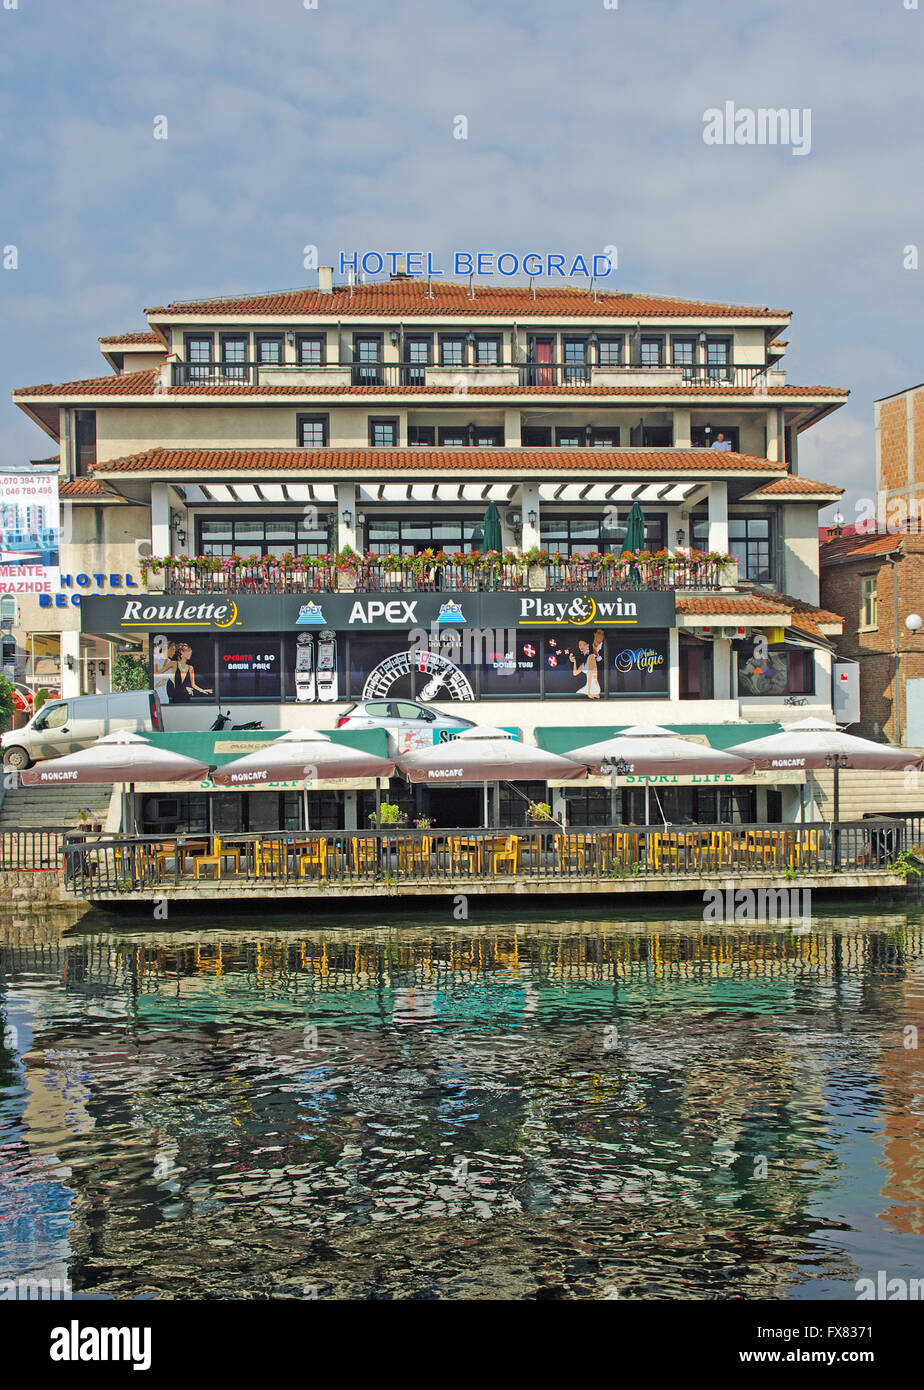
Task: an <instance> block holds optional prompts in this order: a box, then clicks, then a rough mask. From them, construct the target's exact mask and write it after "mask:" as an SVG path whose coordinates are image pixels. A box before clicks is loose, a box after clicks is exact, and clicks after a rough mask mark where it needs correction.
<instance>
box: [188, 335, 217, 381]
mask: <svg viewBox="0 0 924 1390" xmlns="http://www.w3.org/2000/svg"><path fill="white" fill-rule="evenodd" d="M185 341H186V361H187V362H188V363H190V364H192V365H190V366H188V367H187V368H186V381H187V383H188V384H189V385H190V386H193V385H195V384H196V382H200V381H209V380H210V378H211V375H212V368H211V362H212V335H211V333H209V334H194V333H187V334H186V340H185Z"/></svg>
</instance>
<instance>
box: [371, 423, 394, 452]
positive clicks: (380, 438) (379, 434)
mask: <svg viewBox="0 0 924 1390" xmlns="http://www.w3.org/2000/svg"><path fill="white" fill-rule="evenodd" d="M369 443H370V444H371V445H372V447H373V449H393V448H394V447H395V445H396V444H397V443H398V420H397V417H396V416H393V415H387V416H377V415H370V416H369Z"/></svg>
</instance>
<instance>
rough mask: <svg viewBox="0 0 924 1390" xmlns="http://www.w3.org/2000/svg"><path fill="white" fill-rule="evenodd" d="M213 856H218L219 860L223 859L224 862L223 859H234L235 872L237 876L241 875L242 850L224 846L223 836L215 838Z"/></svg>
mask: <svg viewBox="0 0 924 1390" xmlns="http://www.w3.org/2000/svg"><path fill="white" fill-rule="evenodd" d="M212 854H214V855H217V856H218V858H219V859H222V860H223V859H233V860H234V872H235V873H236V874H239V873H240V871H241V852H240V850H239V849H237V848H234V847H232V846H231V845H223V844H222V843H221V836H220V835H215V836H214V837H213V844H212Z"/></svg>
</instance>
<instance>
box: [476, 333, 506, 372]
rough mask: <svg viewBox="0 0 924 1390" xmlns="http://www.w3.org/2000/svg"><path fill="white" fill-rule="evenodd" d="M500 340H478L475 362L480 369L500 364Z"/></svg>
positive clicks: (492, 338) (486, 338)
mask: <svg viewBox="0 0 924 1390" xmlns="http://www.w3.org/2000/svg"><path fill="white" fill-rule="evenodd" d="M500 350H501V340H500V338H494V337H491V338H488V337H484V338H476V339H475V362H476V364H477V366H479V367H496V366H497V365H498V363H499V362H500Z"/></svg>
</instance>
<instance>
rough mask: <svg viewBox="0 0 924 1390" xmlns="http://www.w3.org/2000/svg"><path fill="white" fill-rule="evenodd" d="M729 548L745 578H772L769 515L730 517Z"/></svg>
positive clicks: (763, 579) (764, 579)
mask: <svg viewBox="0 0 924 1390" xmlns="http://www.w3.org/2000/svg"><path fill="white" fill-rule="evenodd" d="M728 549H729V553H730V554H731V555H734V557H735V559H736V560H737V561H738V570H739V573H740V574H741V576H742V577H743V578H745V579H756V580H758V581H764V582H766V581H769V580H770V579H771V578H772V572H771V568H770V519H769V517H765V516H755V517H730V518H729V522H728Z"/></svg>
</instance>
